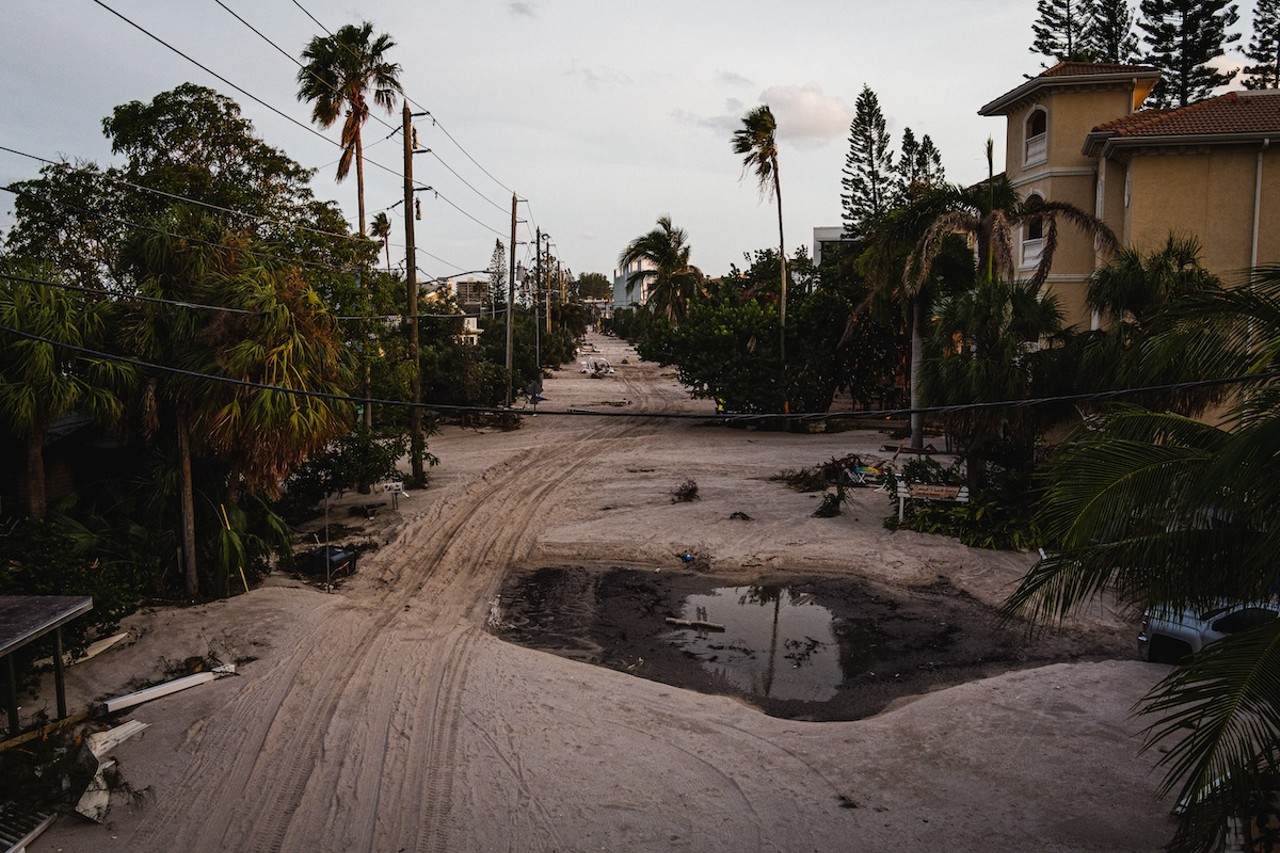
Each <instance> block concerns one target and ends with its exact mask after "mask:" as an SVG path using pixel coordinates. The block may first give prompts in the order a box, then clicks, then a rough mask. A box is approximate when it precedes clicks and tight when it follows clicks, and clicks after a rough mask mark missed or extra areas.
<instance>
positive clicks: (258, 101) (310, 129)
mask: <svg viewBox="0 0 1280 853" xmlns="http://www.w3.org/2000/svg"><path fill="white" fill-rule="evenodd" d="M93 2H94V3H96V4H97V5H99V6H101V7H102V8H103V9H106V10H107V11H108V12H110V13H111V14H113V15H115V16H116V17H117V18H119V19H120V20H122V21H124V22H125V23H126V24H128V25H129V26H131V27H133V28H134V29H136V30H137V31H138V32H140V33H142V34H143V35H145V36H147V37H148V38H150V39H153V40H154V41H156V42H157V43H159V44H161V45H163V46H164V47H167V48H168V49H169V50H171V51H173V52H174V53H176V54H177V55H178V56H181V57H182V58H183V59H185V60H187V61H188V62H190V63H191V64H192V65H194V66H196V67H197V68H199V69H200V70H202V71H204V72H205V73H206V74H209V75H211V76H213V77H215V78H216V79H218V80H220V81H222V82H223V83H225V84H227V85H228V86H230V87H231V88H233V89H235V90H236V91H237V92H239V93H240V94H242V95H244V96H245V97H246V98H249V99H250V100H252V101H253V102H254V103H256V104H259V105H260V106H262V107H264V108H266V109H268V110H270V111H271V112H273V113H275V114H276V115H278V116H280V117H281V118H283V119H284V120H285V121H288V122H290V123H291V124H295V125H297V126H298V127H300V128H302V129H303V130H305V131H307V132H308V133H310V134H311V135H313V136H316V137H318V138H320V139H323V140H324V141H325V142H327V143H329V144H330V145H335V146H337V147H338V148H341V147H342V143H341V142H338V141H336V140H333V139H330V138H329V137H327V136H325V135H324V134H323V133H321V132H320V131H318V130H316V129H315V128H313V127H311V126H310V125H308V124H304V123H303V122H301V121H299V120H298V119H296V118H294V117H293V116H291V115H289V114H288V113H286V112H284V111H283V110H281V109H279V108H278V107H275V106H272V105H271V104H269V103H267V102H266V101H264V100H262V99H261V98H259V97H258V96H257V95H254V94H253V93H252V92H249V91H248V90H247V89H245V88H243V87H241V86H239V85H237V84H235V83H233V82H231V81H230V80H228V79H227V78H226V77H224V76H222V75H221V74H219V73H218V72H216V71H214V70H213V69H212V68H210V67H209V66H207V65H205V64H204V63H202V62H200V61H199V60H197V59H195V58H194V57H192V56H190V55H189V54H187V53H185V52H183V51H182V50H180V49H178V48H177V47H175V46H173V45H172V44H170V43H169V42H167V41H165V40H164V39H162V38H160V37H159V36H158V35H156V34H155V33H152V32H151V31H149V30H148V29H146V28H145V27H143V26H142V25H141V24H138V23H136V22H135V21H133V20H131V19H130V18H128V17H126V16H125V15H123V14H121V13H120V12H117V11H116V10H115V9H113V8H111V7H110V6H108V5H107V4H106V3H105V2H103V0H93ZM388 127H390V125H388ZM363 159H364V162H365V163H366V164H367V165H370V166H375V167H376V168H379V169H381V170H383V171H384V172H387V173H389V174H391V175H395V176H396V177H402V176H401V174H400V173H399V172H397V171H396V170H395V169H392V168H391V167H389V166H386V165H383V164H382V163H379V162H378V161H376V160H370V159H369V158H367V157H366V158H363Z"/></svg>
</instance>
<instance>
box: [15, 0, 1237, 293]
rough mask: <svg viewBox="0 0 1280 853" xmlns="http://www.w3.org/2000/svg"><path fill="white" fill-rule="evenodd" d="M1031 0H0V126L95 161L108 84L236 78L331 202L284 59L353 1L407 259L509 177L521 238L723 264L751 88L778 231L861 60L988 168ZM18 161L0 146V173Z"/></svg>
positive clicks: (919, 118) (1030, 64)
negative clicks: (375, 78)
mask: <svg viewBox="0 0 1280 853" xmlns="http://www.w3.org/2000/svg"><path fill="white" fill-rule="evenodd" d="M1035 6H1036V4H1035V0H897V2H892V3H890V2H884V0H879V2H870V0H860V2H854V0H791V2H777V0H775V2H762V0H644V2H619V0H515V2H512V0H467V2H459V0H437V2H422V0H418V2H411V0H379V2H363V3H359V2H353V0H296V2H295V0H53V2H50V0H6V3H5V7H6V8H5V12H6V14H5V25H4V27H2V28H0V62H2V63H3V66H2V67H3V74H0V96H2V97H3V103H5V105H6V110H5V120H4V122H3V125H0V146H4V147H6V148H11V149H16V150H17V151H20V152H23V153H25V154H30V155H35V156H37V157H43V158H47V159H59V158H68V159H90V160H93V161H95V162H97V163H99V164H102V165H108V164H112V163H118V162H119V160H118V158H113V156H112V154H111V150H110V146H109V144H108V142H107V140H106V139H105V138H104V137H103V135H102V119H103V118H105V117H107V116H108V115H110V114H111V111H112V109H113V108H114V107H115V106H117V105H120V104H123V103H127V102H129V101H133V100H140V101H150V100H151V99H152V98H154V97H155V96H156V95H157V94H159V93H161V92H164V91H167V90H169V89H172V88H174V87H175V86H177V85H179V84H181V83H184V82H193V83H197V84H200V85H203V86H207V87H209V88H212V89H215V90H217V91H219V92H221V93H222V94H225V95H227V96H229V97H231V98H233V99H234V100H235V101H237V102H238V103H239V104H240V106H241V108H242V110H243V112H244V114H245V115H246V116H247V117H248V118H249V119H250V120H251V121H252V122H253V124H254V128H255V130H256V132H257V134H258V135H259V136H260V137H262V138H263V139H264V140H265V141H266V142H267V143H269V144H271V145H273V146H275V147H277V148H280V149H282V150H284V151H285V152H286V153H287V154H288V155H289V156H290V157H292V158H293V159H294V160H296V161H297V162H299V163H301V164H303V165H304V166H307V167H311V168H315V169H316V170H317V171H316V175H315V177H314V178H313V181H312V184H313V189H314V191H315V193H316V195H317V196H319V197H321V198H325V199H333V200H335V201H337V202H338V203H339V204H340V205H341V206H342V208H343V210H344V212H345V213H346V214H347V216H348V218H349V220H350V221H351V223H352V227H353V228H354V227H355V219H356V210H357V208H356V185H355V176H354V171H353V173H352V175H351V176H350V177H349V178H348V179H347V181H345V182H344V183H341V184H338V183H335V181H334V171H335V169H336V163H337V159H338V154H339V148H338V146H337V139H338V133H339V128H338V127H337V126H335V127H333V128H332V129H330V130H328V131H317V130H316V129H315V128H313V127H311V126H310V125H309V115H310V110H309V108H308V106H307V105H306V104H303V103H300V102H298V100H297V80H296V78H297V73H298V66H297V64H295V62H294V59H296V58H297V57H298V56H299V55H300V54H301V52H302V49H303V48H304V47H305V46H306V44H307V42H308V41H309V40H310V39H311V38H312V37H314V36H316V35H323V34H324V30H323V29H322V28H321V27H323V28H325V29H328V30H331V31H332V30H336V29H337V28H339V27H341V26H343V25H345V24H350V23H360V22H362V21H366V20H367V21H371V22H372V23H373V24H374V26H375V29H376V31H377V32H386V33H388V34H390V35H391V37H392V38H393V39H394V40H395V42H396V46H395V47H394V48H393V49H392V51H391V52H390V53H389V58H390V59H391V60H393V61H395V62H398V63H399V64H400V65H401V66H402V72H401V83H402V84H403V86H404V90H405V93H406V95H407V96H408V97H409V98H410V99H411V100H412V102H413V104H414V105H415V106H414V110H415V111H418V110H419V109H422V110H426V111H429V112H430V114H431V115H430V116H425V117H421V118H418V119H416V120H415V124H416V127H417V130H418V137H419V145H420V146H422V147H425V148H428V149H430V153H426V154H418V155H416V156H415V158H414V178H415V180H416V181H418V182H419V183H421V184H423V185H427V186H430V187H432V188H433V191H431V192H420V193H418V196H419V197H420V199H421V202H422V219H421V220H420V221H417V222H415V230H416V243H417V246H418V249H419V252H418V266H419V267H420V268H421V269H422V270H423V271H424V272H426V273H427V274H428V275H431V276H441V277H443V276H450V275H457V274H460V273H464V272H468V271H473V270H483V269H485V268H486V267H488V266H489V263H490V258H491V256H492V255H493V250H494V242H495V240H498V239H501V240H502V241H503V243H504V245H505V244H507V243H508V242H509V241H510V230H511V202H512V196H513V194H515V195H518V196H519V198H520V199H521V202H520V203H519V205H518V208H517V210H518V218H519V220H520V225H519V228H518V243H519V244H520V245H518V246H517V258H518V259H519V260H521V261H522V262H527V260H528V259H529V258H530V257H531V256H532V252H533V248H532V243H533V241H534V238H533V233H534V229H535V228H541V229H542V231H543V232H544V233H546V234H548V235H550V236H549V242H550V244H551V247H552V249H551V250H552V252H553V253H554V254H555V255H556V256H557V257H559V258H560V259H561V260H562V262H563V263H564V264H565V265H566V266H567V267H569V268H570V269H571V270H572V272H573V273H574V274H579V273H584V272H599V273H603V274H605V275H606V276H609V277H610V278H612V276H613V273H614V269H615V267H616V266H617V258H618V255H619V253H620V252H622V251H623V250H624V249H625V247H626V245H627V243H628V242H629V241H630V240H632V239H634V238H635V237H637V236H639V235H641V234H643V233H645V232H647V231H649V230H650V229H652V228H653V227H654V226H655V223H656V221H657V219H658V217H660V216H663V215H669V216H670V217H671V218H672V220H673V221H674V223H675V224H676V225H677V226H679V227H681V228H683V229H684V230H685V231H686V232H687V233H688V240H689V244H690V246H691V247H692V252H691V258H690V260H691V261H692V263H694V264H696V265H697V266H699V267H700V268H702V270H703V271H704V272H706V273H707V274H709V275H721V274H724V273H727V272H728V271H729V267H730V264H737V265H738V266H739V267H742V266H744V265H745V264H744V259H743V256H744V253H748V252H751V251H753V250H756V249H761V248H766V247H770V246H774V247H776V245H777V240H778V229H777V218H776V217H777V214H776V208H775V207H774V204H773V202H772V201H771V200H767V199H765V200H762V199H761V197H760V194H759V192H758V190H757V186H756V183H755V181H754V178H753V177H752V176H750V175H748V176H747V177H746V178H745V179H744V178H743V177H742V165H741V158H740V157H739V156H738V155H735V154H734V153H733V151H732V149H731V139H732V136H733V131H734V130H735V129H736V128H737V127H739V126H740V125H741V118H742V116H743V115H744V114H745V113H746V112H747V111H748V110H750V109H751V108H752V107H754V106H756V105H758V104H761V103H767V104H769V106H770V109H771V110H772V111H773V113H774V115H775V117H776V119H777V122H778V130H777V137H778V147H779V154H778V159H779V173H780V176H781V180H782V202H783V221H784V229H785V235H786V245H787V251H788V254H790V253H791V252H792V251H794V249H795V248H796V247H797V246H799V245H806V246H810V247H811V246H812V236H813V228H814V227H816V226H830V225H839V224H840V221H841V220H840V214H841V203H840V194H841V185H840V181H841V177H842V175H841V170H842V168H843V167H844V162H845V156H846V154H847V153H848V147H849V145H848V138H849V124H850V121H851V120H852V118H853V105H854V103H855V101H856V99H857V97H858V94H859V92H860V91H861V90H862V87H863V86H864V85H865V86H869V87H870V88H871V89H872V90H873V91H874V92H876V94H877V95H878V97H879V100H880V105H881V109H882V111H883V112H884V115H885V119H886V123H887V127H888V130H889V132H890V134H891V135H892V140H893V144H894V145H895V146H896V145H897V144H898V142H899V140H900V139H901V133H902V130H903V128H904V127H910V128H912V130H913V131H914V133H915V135H916V137H917V138H920V137H921V136H922V135H924V134H928V135H930V136H931V137H932V138H933V140H934V143H935V144H936V145H937V146H938V148H939V149H940V150H941V152H942V159H943V164H944V166H945V167H946V170H947V178H948V179H949V180H951V181H954V182H966V183H968V182H973V181H977V180H980V179H981V178H983V177H985V175H986V162H985V155H984V150H985V145H986V140H987V138H988V137H993V138H994V140H995V157H996V164H997V165H996V168H997V171H999V170H1000V168H1001V166H1000V164H1001V163H1003V158H1004V150H1003V149H1004V120H1003V119H1002V118H983V117H980V116H978V115H977V110H978V108H979V107H981V106H982V105H983V104H984V103H987V102H988V101H990V100H992V99H994V98H995V97H997V96H999V95H1001V94H1003V93H1004V92H1006V91H1008V90H1010V89H1013V88H1015V87H1016V86H1018V85H1019V84H1021V83H1022V82H1023V81H1024V80H1025V79H1026V75H1034V74H1036V73H1038V72H1039V71H1040V70H1042V66H1041V63H1042V62H1043V61H1044V58H1043V57H1041V56H1038V55H1036V54H1033V53H1032V52H1031V51H1030V49H1029V48H1030V44H1031V41H1032V32H1031V25H1032V21H1033V19H1034V18H1035ZM1252 9H1253V4H1252V2H1245V3H1241V4H1240V13H1241V14H1240V18H1241V20H1240V23H1239V24H1238V25H1237V27H1236V29H1237V30H1238V31H1240V32H1243V33H1245V36H1244V38H1242V40H1241V42H1240V43H1238V44H1237V47H1238V46H1239V44H1243V43H1244V42H1245V41H1247V38H1248V36H1247V30H1246V28H1247V27H1248V26H1249V23H1250V20H1251V15H1252ZM112 10H114V11H112ZM117 13H118V14H117ZM232 13H234V14H232ZM121 16H123V18H127V19H128V20H129V21H132V22H133V24H130V23H128V22H127V21H126V20H123V19H122V17H121ZM236 16H239V18H241V19H243V22H242V21H241V20H238V19H237V17H236ZM313 19H314V20H313ZM317 21H318V22H319V23H317ZM134 24H136V25H137V26H136V27H135V26H134ZM250 26H251V27H252V28H250ZM138 28H141V30H146V31H148V32H149V33H151V34H153V35H154V36H155V37H157V38H159V39H161V40H163V41H164V42H166V43H167V44H168V45H170V46H171V47H172V48H173V49H176V50H177V51H180V52H181V53H183V54H186V56H187V57H189V58H190V59H187V58H184V57H182V56H180V55H179V54H178V53H176V52H175V50H173V49H171V48H170V47H166V46H164V45H163V44H161V43H159V42H157V41H156V40H154V39H153V38H152V37H151V36H149V35H147V34H146V33H144V32H142V31H141V30H140V29H138ZM255 30H256V31H257V32H255ZM282 51H283V52H282ZM286 53H287V54H288V55H287V56H286V55H285V54H286ZM291 57H292V58H291ZM1232 59H1235V60H1236V61H1239V57H1238V55H1234V54H1229V55H1228V57H1227V60H1226V61H1228V62H1230V61H1231V60H1232ZM191 60H195V62H198V63H199V64H200V65H203V66H205V69H208V70H205V69H202V68H201V67H199V65H196V64H194V63H193V62H192V61H191ZM215 74H216V75H220V76H221V77H222V78H225V81H224V80H220V79H218V77H216V76H214V75H215ZM235 87H239V89H240V90H243V91H237V89H236V88H235ZM246 93H247V94H246ZM255 99H256V100H255ZM259 102H260V103H259ZM281 113H282V114H283V115H281ZM380 119H381V120H380ZM400 121H401V113H400V110H399V108H397V110H396V111H395V113H394V114H393V115H390V116H380V117H379V118H372V119H370V121H369V123H368V124H367V125H366V126H365V133H364V144H365V151H366V158H367V165H366V169H365V174H366V191H365V196H366V204H367V208H368V210H369V215H370V217H372V215H373V214H374V213H375V212H377V211H379V210H382V209H385V208H387V207H388V206H389V205H391V204H393V203H394V202H396V201H398V200H399V199H401V197H402V196H403V177H402V173H403V147H402V146H403V143H402V142H401V139H400V136H399V135H398V134H396V135H394V136H391V137H390V138H388V137H389V135H390V134H391V131H392V130H393V129H394V128H398V127H399V125H400ZM39 167H40V163H38V162H37V161H35V160H32V159H29V158H27V157H23V156H20V155H17V154H13V153H9V152H6V151H0V186H6V185H8V184H9V183H10V182H11V181H15V180H23V179H27V178H31V177H34V176H35V175H36V173H37V171H38V169H39ZM12 209H13V196H12V195H11V194H9V193H0V229H5V228H7V227H9V226H10V225H11V224H12ZM389 215H390V216H391V220H392V226H393V232H392V233H393V236H392V240H391V253H392V255H393V258H394V256H395V255H396V254H397V252H399V254H400V256H401V257H403V254H404V237H403V234H404V220H403V210H402V206H400V207H395V208H393V209H391V210H390V211H389Z"/></svg>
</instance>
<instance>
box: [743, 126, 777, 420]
mask: <svg viewBox="0 0 1280 853" xmlns="http://www.w3.org/2000/svg"><path fill="white" fill-rule="evenodd" d="M777 129H778V123H777V121H776V120H775V119H774V117H773V111H772V110H770V109H769V105H768V104H761V105H760V106H758V107H756V108H755V109H753V110H751V111H750V112H748V113H747V114H746V115H745V116H743V117H742V127H740V128H739V129H738V130H735V131H734V132H733V153H734V154H741V155H742V174H743V177H745V176H746V174H747V172H748V171H749V172H751V173H752V174H754V175H755V177H756V182H757V185H758V187H759V189H760V194H761V196H763V197H764V198H773V199H774V200H775V201H777V203H778V259H779V261H780V262H781V263H780V267H781V270H782V281H781V295H782V301H781V302H780V303H779V308H778V328H779V332H780V338H779V342H778V347H779V354H780V356H781V358H782V373H783V376H784V377H785V376H786V372H787V250H786V245H785V241H784V240H783V234H782V182H781V179H780V177H779V174H778V143H777V139H776V133H777ZM784 385H785V383H784ZM783 407H784V408H788V406H787V403H786V402H784V403H783Z"/></svg>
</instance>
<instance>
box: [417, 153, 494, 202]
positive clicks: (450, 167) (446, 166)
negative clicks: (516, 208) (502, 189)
mask: <svg viewBox="0 0 1280 853" xmlns="http://www.w3.org/2000/svg"><path fill="white" fill-rule="evenodd" d="M426 153H427V154H430V155H431V156H432V157H435V158H436V159H437V160H439V161H440V165H441V166H444V167H445V168H446V169H448V170H449V172H450V173H452V175H453V176H454V177H455V178H457V179H458V180H460V181H462V183H464V184H466V186H467V189H469V190H471V191H472V192H473V193H475V194H476V195H478V196H480V198H482V199H484V200H485V201H487V202H489V204H491V205H493V206H494V207H496V208H497V209H498V210H499V211H500V212H502V213H507V212H508V208H505V207H503V206H502V205H500V204H498V203H497V202H496V201H494V200H493V199H491V198H489V197H488V196H487V195H485V194H484V193H482V192H480V190H478V189H476V188H475V187H473V186H472V185H471V184H470V183H469V182H468V181H467V179H466V178H464V177H462V176H461V175H459V174H458V173H457V172H456V171H454V169H453V167H452V166H450V165H449V164H448V163H446V162H445V161H444V160H443V159H442V158H441V157H440V155H439V154H437V153H436V152H435V151H433V150H431V149H430V148H427V149H426Z"/></svg>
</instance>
